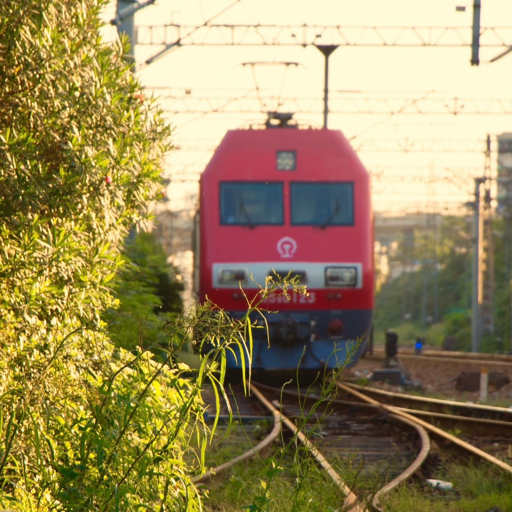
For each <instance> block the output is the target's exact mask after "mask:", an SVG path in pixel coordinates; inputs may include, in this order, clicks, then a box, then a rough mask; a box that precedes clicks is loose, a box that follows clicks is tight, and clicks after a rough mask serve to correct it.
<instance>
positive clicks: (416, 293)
mask: <svg viewBox="0 0 512 512" xmlns="http://www.w3.org/2000/svg"><path fill="white" fill-rule="evenodd" d="M471 229H472V226H471V224H469V223H468V222H467V220H466V219H465V218H464V217H444V218H443V219H442V222H441V223H440V225H439V226H437V228H435V229H432V230H431V231H430V232H423V233H420V232H414V233H413V236H407V237H405V236H404V237H403V238H402V239H401V240H400V241H399V243H398V247H397V249H396V251H395V254H394V255H392V258H393V260H392V261H395V262H398V263H399V264H400V265H401V266H402V268H403V269H404V271H403V272H402V273H401V274H400V275H399V276H398V277H396V278H394V279H388V281H386V282H385V283H384V284H383V286H382V287H381V289H380V290H379V292H378V293H377V295H376V308H375V309H376V312H375V323H376V329H377V330H382V331H384V330H386V329H389V328H394V329H396V328H397V327H398V326H399V325H401V324H402V323H403V322H412V324H413V325H415V326H416V332H417V333H418V335H419V334H422V335H425V332H426V329H427V328H428V326H429V325H430V324H431V323H432V322H433V323H437V322H441V321H442V320H443V318H445V317H446V315H450V314H451V313H452V312H457V311H459V312H460V311H462V312H463V314H462V317H465V318H466V317H467V316H468V315H467V313H466V311H467V310H468V308H470V306H471V257H472V235H471ZM456 318H459V316H457V315H456ZM454 330H455V331H456V332H454ZM468 333H469V335H470V331H468V330H467V329H460V328H459V327H457V328H456V327H455V324H453V323H452V322H451V321H448V322H446V323H445V335H446V336H453V335H455V334H457V335H463V336H464V341H466V339H465V338H466V336H467V335H468Z"/></svg>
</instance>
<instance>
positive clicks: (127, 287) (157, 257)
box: [104, 232, 183, 351]
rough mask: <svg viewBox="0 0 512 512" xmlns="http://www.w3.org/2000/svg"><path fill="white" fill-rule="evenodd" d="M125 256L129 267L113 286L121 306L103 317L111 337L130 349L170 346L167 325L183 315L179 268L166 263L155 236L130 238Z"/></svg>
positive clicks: (110, 310) (121, 345)
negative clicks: (166, 332)
mask: <svg viewBox="0 0 512 512" xmlns="http://www.w3.org/2000/svg"><path fill="white" fill-rule="evenodd" d="M123 257H124V258H125V261H126V264H125V266H124V267H123V268H122V269H120V271H119V272H118V275H117V276H116V279H115V281H114V284H113V286H114V295H115V297H116V299H117V300H118V307H117V308H116V309H114V308H110V309H109V310H107V311H106V312H105V314H104V319H105V321H106V323H107V326H108V333H109V336H110V337H111V339H112V340H113V341H114V343H115V344H116V345H117V346H119V347H123V348H126V349H128V350H134V349H135V347H137V346H139V347H151V348H152V350H154V351H157V350H158V347H159V346H160V345H162V344H163V345H164V346H167V345H168V344H169V341H168V340H166V335H165V330H166V326H167V325H168V324H169V323H172V322H174V321H175V320H176V318H177V317H178V315H180V314H182V313H183V304H182V301H181V296H180V291H182V290H183V285H182V284H181V282H180V281H179V280H178V275H177V271H176V269H175V268H173V267H171V266H169V265H168V264H167V259H166V256H165V253H164V250H163V248H162V246H161V245H159V244H158V242H157V240H156V237H155V235H154V233H147V232H139V233H136V234H133V235H132V236H130V238H128V240H127V241H126V243H125V247H124V251H123ZM171 275H172V278H171Z"/></svg>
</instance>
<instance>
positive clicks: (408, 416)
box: [336, 382, 512, 474]
mask: <svg viewBox="0 0 512 512" xmlns="http://www.w3.org/2000/svg"><path fill="white" fill-rule="evenodd" d="M336 386H337V387H338V388H340V389H341V390H343V391H345V392H347V393H351V394H352V395H354V396H357V397H358V398H359V399H360V400H363V401H365V402H367V403H371V404H374V405H378V406H379V407H380V408H382V409H383V410H386V411H388V412H390V413H392V414H395V415H397V416H401V417H403V418H406V419H408V420H410V421H413V422H415V423H418V424H419V425H421V426H422V427H423V428H425V429H426V430H428V431H430V432H432V433H434V434H436V435H438V436H440V437H442V438H444V439H446V440H447V441H450V442H451V443H452V444H455V445H457V446H459V447H460V448H463V449H464V450H466V451H468V452H470V453H473V454H474V455H477V456H478V457H480V458H482V459H485V460H487V461H488V462H490V463H491V464H494V465H495V466H498V467H500V468H501V469H503V470H505V471H507V472H508V473H511V474H512V466H509V465H508V464H506V463H505V462H503V461H501V460H499V459H497V458H496V457H493V456H492V455H489V454H488V453H487V452H484V451H483V450H480V449H479V448H476V447H475V446H473V445H472V444H469V443H466V442H465V441H462V440H461V439H458V438H457V437H455V436H452V435H451V434H448V433H447V432H445V431H444V430H442V429H440V428H437V427H435V426H434V425H431V424H430V423H428V422H426V421H423V420H422V419H420V418H416V417H415V416H413V415H411V414H408V413H406V412H403V411H401V410H400V409H399V408H398V407H394V406H391V405H385V404H382V403H380V402H378V401H377V400H374V399H373V398H370V397H368V396H366V395H364V394H363V393H360V392H359V391H357V390H356V389H352V388H351V387H350V386H347V385H346V384H343V383H341V382H336Z"/></svg>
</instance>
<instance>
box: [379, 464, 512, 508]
mask: <svg viewBox="0 0 512 512" xmlns="http://www.w3.org/2000/svg"><path fill="white" fill-rule="evenodd" d="M435 478H436V479H440V480H445V481H448V482H451V483H452V484H453V489H452V490H448V491H441V490H437V489H434V488H433V487H431V486H429V485H428V483H426V480H419V479H418V480H416V481H415V482H414V483H412V484H409V485H407V486H402V487H398V488H397V489H395V490H392V491H391V492H390V493H389V494H388V495H387V496H386V497H385V498H384V499H383V500H382V504H383V505H384V511H386V512H411V511H414V512H485V511H489V512H490V511H492V512H507V511H510V510H512V475H510V474H506V473H504V472H503V471H499V470H497V469H495V468H493V467H491V466H489V465H488V464H487V463H479V464H470V465H460V464H449V465H447V466H446V467H444V468H441V470H440V471H439V473H438V474H437V475H436V477H435Z"/></svg>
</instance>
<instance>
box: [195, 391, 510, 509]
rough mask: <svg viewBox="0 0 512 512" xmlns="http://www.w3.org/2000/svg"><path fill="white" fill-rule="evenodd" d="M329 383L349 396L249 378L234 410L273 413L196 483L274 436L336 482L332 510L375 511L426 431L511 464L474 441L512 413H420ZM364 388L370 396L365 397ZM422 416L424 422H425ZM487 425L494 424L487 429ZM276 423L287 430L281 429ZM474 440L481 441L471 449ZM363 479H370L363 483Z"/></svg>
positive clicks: (425, 446) (411, 463) (421, 448)
mask: <svg viewBox="0 0 512 512" xmlns="http://www.w3.org/2000/svg"><path fill="white" fill-rule="evenodd" d="M337 386H338V389H339V390H340V393H341V395H342V396H347V395H349V396H350V399H349V400H342V399H340V398H334V399H333V398H332V397H331V398H328V397H323V398H322V397H320V395H319V394H318V393H317V394H315V393H314V392H312V391H311V390H309V391H308V393H307V394H299V393H297V392H288V391H286V390H284V391H283V390H282V389H278V388H272V387H269V386H265V385H262V384H253V385H252V387H251V395H252V397H253V400H251V401H248V400H247V399H246V397H243V396H241V395H240V394H239V395H238V396H237V397H236V400H237V403H239V405H238V409H239V410H243V411H244V412H245V413H250V410H251V409H252V411H257V413H258V414H259V415H260V416H259V417H260V418H273V421H272V425H273V428H272V429H271V432H269V434H268V435H267V436H266V437H265V439H263V440H262V441H261V442H260V443H259V444H258V445H256V446H254V447H252V446H251V447H250V448H249V449H248V450H247V451H246V452H245V453H244V454H243V455H241V456H238V457H236V458H235V459H234V460H233V461H230V462H228V463H226V464H223V465H222V466H219V467H217V468H214V469H213V470H211V471H210V472H209V473H207V474H206V475H205V476H203V477H202V478H201V481H205V480H207V479H209V478H212V477H213V476H215V475H221V474H222V471H224V470H225V469H227V468H229V467H232V465H233V464H237V463H240V462H241V461H243V460H245V459H246V458H248V457H251V456H255V455H256V454H261V453H262V450H264V449H266V448H268V447H269V446H271V445H272V444H273V443H275V442H276V441H277V440H278V439H282V438H283V439H284V438H286V439H290V438H292V439H295V440H297V442H299V443H300V444H301V445H302V446H303V447H304V448H305V449H306V450H308V452H309V453H310V454H311V455H312V456H313V457H315V459H316V460H317V462H318V464H319V465H320V466H321V467H322V468H323V469H324V470H325V471H326V472H327V474H328V475H329V477H330V478H331V480H332V481H333V482H334V483H335V484H336V485H337V486H338V487H339V489H340V491H341V493H342V494H343V496H344V499H343V501H342V502H341V503H340V504H339V507H340V508H339V510H354V511H361V512H362V511H366V510H382V505H381V502H382V501H383V500H384V496H385V494H386V493H387V492H388V491H390V490H391V489H393V488H394V487H396V486H397V485H399V484H400V483H403V482H405V481H406V480H407V479H409V478H411V477H412V476H413V475H414V474H415V473H417V472H418V471H419V470H420V468H421V466H422V464H424V462H425V460H426V459H427V457H428V456H429V451H430V448H431V442H430V436H433V437H434V438H435V439H436V440H439V439H442V440H443V442H445V443H446V442H449V443H450V444H452V445H454V446H456V447H457V449H458V450H462V451H464V453H466V454H469V456H471V457H475V456H477V457H480V458H483V459H485V460H486V461H487V462H489V463H491V464H493V465H495V466H497V467H499V468H500V469H501V470H502V471H505V472H508V473H510V474H512V467H511V466H510V465H509V464H508V463H507V462H505V461H504V460H503V458H502V459H500V458H497V457H494V456H493V455H492V454H491V453H490V451H492V450H489V449H488V450H487V451H486V450H485V443H484V442H482V440H486V439H487V441H488V442H487V448H489V446H490V445H493V444H494V441H493V440H492V439H490V436H489V428H490V425H493V427H492V428H493V432H495V434H494V435H497V434H496V432H497V431H498V430H499V429H502V431H501V432H502V433H503V432H507V430H506V429H507V428H508V430H512V429H511V428H510V427H511V426H512V424H511V423H512V414H510V415H508V414H509V413H508V412H503V411H501V412H502V413H503V416H504V417H506V418H508V419H501V420H495V419H489V418H487V417H484V418H481V417H480V418H479V417H477V413H475V412H474V411H473V412H472V413H471V414H467V411H468V407H469V405H468V404H463V409H464V411H465V414H464V415H462V414H448V413H446V412H435V411H421V409H419V408H418V407H416V408H415V409H414V408H413V409H411V408H407V407H403V406H397V405H389V404H386V403H382V401H380V400H379V401H377V400H375V398H374V396H375V393H368V394H366V392H367V391H369V390H368V389H366V388H361V387H359V386H354V385H349V386H347V385H345V384H337ZM372 391H373V390H372ZM370 394H371V395H372V396H369V395H370ZM388 395H390V396H389V397H387V398H391V399H393V400H395V402H394V403H395V404H396V400H397V397H396V396H392V395H397V394H396V393H395V394H392V393H388ZM379 397H380V399H383V400H384V398H385V396H383V395H379ZM255 399H256V400H255ZM432 402H433V403H435V404H436V407H442V406H443V407H448V406H451V404H441V403H438V402H441V401H439V400H437V401H436V400H434V401H432ZM248 404H250V405H248ZM416 405H417V404H416ZM262 406H263V407H264V408H265V409H266V411H267V416H264V415H263V416H261V414H262ZM453 407H454V408H455V410H458V411H459V412H460V411H461V410H462V409H457V407H458V406H457V405H455V404H453ZM486 409H489V410H490V411H486ZM494 409H498V408H485V407H482V406H476V408H475V410H476V411H478V414H480V415H482V414H483V415H484V416H485V415H486V414H488V413H489V412H493V413H495V412H496V411H493V410H494ZM421 413H423V419H422V417H421V416H422V414H421ZM507 415H508V416H507ZM444 416H452V418H451V421H454V422H456V423H455V425H460V424H462V423H463V422H464V421H466V422H467V425H471V427H470V428H469V427H466V433H465V434H464V435H465V437H466V439H467V440H469V441H470V442H467V440H466V441H465V440H462V439H460V438H457V437H455V436H453V435H450V434H447V433H446V432H445V431H444V430H442V429H440V428H439V427H438V426H436V425H437V424H438V422H439V421H440V420H441V418H443V417H444ZM253 417H256V416H253ZM250 418H251V414H248V415H247V416H244V417H240V419H241V420H243V421H250ZM425 418H428V419H429V421H425ZM461 418H464V420H462V419H461ZM445 419H446V418H445ZM482 421H483V422H484V423H483V425H484V427H482V423H481V422H482ZM495 427H496V429H497V430H494V428H495ZM281 428H283V429H286V430H287V431H288V432H289V433H288V434H287V435H284V434H282V433H281V432H280V430H281ZM478 428H480V432H485V429H487V434H481V435H480V441H478V436H477V435H476V434H475V432H477V431H478ZM509 437H510V434H509ZM507 439H508V438H507ZM477 441H478V442H477ZM475 444H477V445H480V446H482V447H481V448H479V447H478V446H475ZM347 466H349V467H350V468H351V469H352V473H350V471H349V472H348V473H347V471H346V468H347ZM342 467H345V471H343V474H344V475H346V474H349V475H350V474H351V475H352V476H349V481H345V480H344V479H343V477H342V476H341V474H340V473H341V472H340V471H339V468H342ZM354 470H355V471H354ZM370 477H371V478H370ZM370 481H371V482H372V484H369V483H368V482H370ZM375 481H378V482H379V488H378V489H376V488H375Z"/></svg>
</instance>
